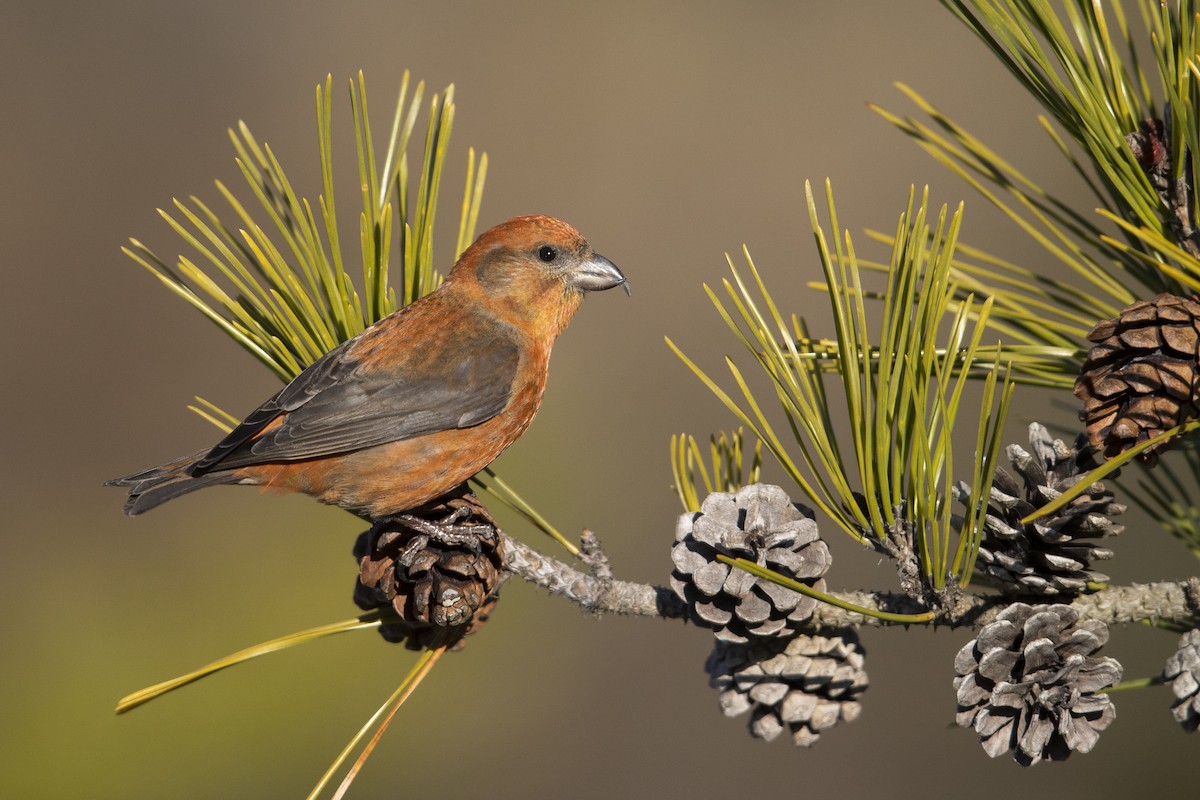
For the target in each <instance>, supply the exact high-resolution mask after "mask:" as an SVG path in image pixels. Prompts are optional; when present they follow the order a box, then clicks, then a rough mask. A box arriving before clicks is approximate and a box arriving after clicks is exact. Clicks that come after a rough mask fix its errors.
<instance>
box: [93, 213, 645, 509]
mask: <svg viewBox="0 0 1200 800" xmlns="http://www.w3.org/2000/svg"><path fill="white" fill-rule="evenodd" d="M615 286H623V287H625V291H626V292H628V291H629V285H628V283H627V282H626V280H625V276H624V275H623V274H622V273H621V271H620V270H619V269H617V267H616V265H614V264H613V263H612V262H611V261H609V260H608V259H606V258H604V257H603V256H601V255H598V254H597V253H595V252H593V251H592V248H591V246H590V245H589V244H588V242H587V240H586V239H584V238H583V236H582V235H581V234H580V233H579V232H578V231H576V230H575V229H574V228H572V227H571V226H570V225H568V224H566V223H565V222H562V221H560V220H557V219H554V218H552V217H545V216H527V217H517V218H516V219H511V220H509V221H508V222H505V223H503V224H501V225H498V226H496V227H495V228H492V229H491V230H489V231H487V232H486V233H484V234H483V235H481V236H480V237H479V238H478V239H477V240H476V241H475V243H474V244H472V245H471V246H470V247H469V248H467V250H466V251H465V252H463V254H462V257H461V258H459V260H458V263H456V264H455V265H454V268H453V269H451V270H450V273H449V274H448V275H447V276H446V280H445V281H444V282H443V283H442V285H441V286H440V287H438V288H437V289H436V290H434V291H432V292H430V293H429V294H428V295H426V296H425V297H422V298H421V299H419V300H417V301H416V302H413V303H411V304H410V305H408V306H405V307H404V308H401V309H400V310H398V311H396V312H394V313H392V314H390V315H388V316H387V317H384V318H383V319H381V320H379V321H378V322H376V323H375V324H374V325H372V326H371V327H369V328H367V329H366V330H364V331H363V332H362V333H360V334H359V335H357V336H355V337H354V338H352V339H349V340H347V341H345V342H343V343H342V344H340V345H338V346H337V347H335V348H334V349H333V350H330V351H329V352H328V353H326V354H325V355H324V356H322V357H321V358H319V359H317V360H316V361H314V362H313V363H312V364H311V365H309V366H308V368H307V369H305V370H304V371H303V372H301V373H300V374H299V375H297V376H296V378H295V379H294V380H293V381H292V382H291V383H289V384H288V385H287V386H285V387H284V388H283V389H282V390H281V391H280V392H279V393H278V394H276V395H275V396H274V397H272V398H271V399H270V400H267V401H266V402H265V403H263V404H262V405H260V406H259V407H258V408H256V409H255V410H254V411H253V412H251V413H250V415H249V416H248V417H246V419H245V420H243V421H242V423H241V424H240V425H238V426H237V427H236V428H234V429H233V431H232V432H230V434H229V435H228V436H226V437H225V438H224V439H222V440H221V441H220V442H218V443H217V445H216V446H215V447H213V448H212V449H211V450H206V451H201V452H199V453H196V454H194V455H191V456H187V457H184V458H181V459H178V460H176V461H173V462H171V463H169V464H164V465H162V466H159V467H155V468H153V469H148V470H144V471H142V472H138V473H134V474H133V475H128V476H126V477H124V478H117V479H116V480H113V481H110V482H109V485H115V486H122V487H127V488H128V489H129V497H128V499H127V500H126V502H125V513H126V514H130V515H133V514H140V513H142V512H143V511H148V510H149V509H151V508H154V507H155V506H157V505H160V504H161V503H165V502H166V501H168V500H172V499H174V498H176V497H179V496H180V495H182V494H187V493H188V492H191V491H194V490H196V489H201V488H203V487H205V486H213V485H216V484H249V485H253V486H260V487H264V488H267V489H272V490H282V491H291V492H303V493H304V494H308V495H312V496H313V497H315V498H317V499H318V500H320V501H321V502H322V503H329V504H331V505H336V506H340V507H342V508H345V509H347V510H349V511H353V512H355V513H357V514H360V515H363V516H366V517H369V518H372V519H377V518H379V517H384V516H389V515H394V514H400V513H403V512H405V511H408V510H411V509H413V508H416V507H418V506H420V505H423V504H425V503H427V502H429V501H431V500H433V499H435V498H437V497H440V496H441V495H443V494H445V493H446V492H448V491H449V490H451V489H453V488H454V487H456V486H458V485H459V484H461V483H463V482H464V481H466V480H467V479H469V478H470V477H471V476H473V475H475V474H476V473H477V472H479V471H480V470H482V469H483V468H484V467H486V466H487V465H488V464H489V463H491V462H492V460H493V459H495V458H496V457H497V456H498V455H500V453H501V452H502V451H503V450H504V449H505V448H506V447H508V446H509V445H510V444H512V443H513V442H514V441H516V439H517V437H519V436H520V435H521V434H522V433H524V432H525V429H526V428H528V427H529V423H530V422H532V421H533V416H534V414H535V413H536V412H537V410H538V406H539V405H540V404H541V400H542V392H543V391H544V390H545V388H546V375H547V369H548V367H549V363H550V349H551V347H552V345H553V344H554V340H555V338H556V337H557V336H558V335H559V334H560V333H562V331H563V329H564V328H566V326H567V323H568V322H570V321H571V318H572V317H573V316H574V315H575V312H576V311H577V310H578V309H579V305H580V303H581V302H582V301H583V295H584V293H585V292H590V291H601V290H604V289H611V288H613V287H615Z"/></svg>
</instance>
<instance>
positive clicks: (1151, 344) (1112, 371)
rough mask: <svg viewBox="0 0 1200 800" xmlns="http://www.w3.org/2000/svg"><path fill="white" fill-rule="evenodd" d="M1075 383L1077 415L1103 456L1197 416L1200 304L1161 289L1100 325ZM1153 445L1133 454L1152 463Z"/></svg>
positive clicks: (1199, 413)
mask: <svg viewBox="0 0 1200 800" xmlns="http://www.w3.org/2000/svg"><path fill="white" fill-rule="evenodd" d="M1088 339H1089V340H1090V341H1092V342H1095V343H1096V344H1095V346H1094V347H1092V349H1091V350H1089V351H1088V355H1087V360H1086V361H1085V362H1084V365H1083V369H1082V371H1081V373H1080V375H1079V378H1078V379H1077V380H1076V381H1075V396H1076V397H1078V398H1079V399H1080V400H1081V401H1082V402H1083V410H1082V411H1081V412H1080V413H1079V418H1080V419H1081V420H1083V422H1084V423H1085V425H1086V426H1087V435H1088V439H1089V440H1090V441H1091V444H1092V446H1093V447H1095V448H1096V450H1097V451H1099V452H1103V453H1104V455H1105V456H1106V457H1107V458H1112V457H1113V456H1115V455H1118V454H1120V453H1123V452H1125V451H1126V450H1128V449H1129V448H1131V447H1133V446H1134V445H1136V444H1139V443H1141V442H1144V441H1146V440H1147V439H1151V438H1153V437H1155V436H1157V435H1158V434H1160V433H1162V432H1163V431H1166V430H1170V429H1171V428H1173V427H1175V426H1176V425H1180V424H1182V423H1185V422H1188V421H1189V420H1192V419H1195V418H1196V417H1197V416H1200V396H1198V394H1197V392H1198V391H1200V302H1198V300H1197V298H1196V297H1195V296H1192V297H1179V296H1177V295H1173V294H1160V295H1158V296H1157V297H1155V298H1154V299H1153V300H1142V301H1140V302H1137V303H1134V304H1133V305H1131V306H1129V307H1128V308H1124V309H1122V310H1121V313H1120V315H1119V316H1118V317H1116V318H1115V319H1110V320H1106V321H1104V322H1101V323H1100V324H1099V325H1097V326H1096V327H1095V328H1093V329H1092V331H1091V333H1089V334H1088ZM1163 448H1164V445H1156V446H1155V447H1153V448H1150V449H1149V450H1145V451H1143V452H1142V453H1141V454H1140V455H1139V456H1138V459H1139V460H1140V461H1142V462H1143V463H1145V464H1146V465H1147V466H1153V464H1154V463H1155V462H1156V461H1157V459H1158V453H1157V452H1156V451H1158V450H1161V449H1163Z"/></svg>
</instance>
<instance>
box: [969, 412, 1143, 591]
mask: <svg viewBox="0 0 1200 800" xmlns="http://www.w3.org/2000/svg"><path fill="white" fill-rule="evenodd" d="M1007 452H1008V458H1009V461H1010V463H1011V464H1012V468H1013V471H1014V472H1015V473H1016V475H1015V476H1014V475H1012V474H1010V473H1009V472H1008V471H1007V470H1005V469H1004V468H1002V467H1000V468H997V469H996V477H995V480H994V481H993V483H992V494H991V498H990V500H989V501H988V510H987V516H986V518H985V519H984V529H983V540H982V542H981V543H980V546H979V555H978V557H977V560H976V570H977V573H978V574H980V575H981V576H984V577H986V578H988V579H990V580H991V581H993V582H995V583H996V584H998V585H999V587H1000V588H1001V590H1003V591H1005V592H1007V593H1010V594H1030V595H1074V594H1080V593H1082V592H1086V591H1088V585H1089V584H1099V583H1104V582H1106V581H1107V580H1108V576H1107V575H1104V574H1102V573H1100V572H1097V571H1095V569H1094V568H1093V562H1095V561H1104V560H1106V559H1109V558H1112V551H1111V550H1109V549H1108V548H1106V547H1101V546H1100V545H1099V544H1098V541H1097V540H1099V539H1103V538H1105V537H1108V536H1115V535H1116V534H1119V533H1120V532H1121V531H1122V530H1123V529H1124V528H1123V527H1122V526H1121V525H1117V524H1115V523H1114V522H1113V517H1116V516H1117V515H1119V514H1122V513H1124V511H1125V506H1123V505H1121V504H1120V503H1117V502H1115V500H1114V499H1113V493H1112V492H1111V491H1109V490H1108V489H1106V488H1105V487H1104V484H1102V483H1094V484H1092V485H1091V486H1090V487H1088V489H1087V491H1085V492H1084V493H1083V494H1081V495H1080V496H1079V497H1077V498H1075V499H1074V500H1072V501H1071V502H1070V503H1068V504H1067V505H1066V506H1064V507H1063V508H1061V509H1059V510H1058V511H1057V512H1055V513H1053V514H1050V515H1047V516H1045V517H1042V518H1040V519H1037V520H1034V521H1033V522H1030V523H1022V522H1021V520H1022V519H1023V518H1024V517H1026V516H1028V515H1029V514H1031V513H1033V512H1034V511H1035V510H1037V509H1038V508H1040V507H1042V506H1044V505H1045V504H1046V503H1048V502H1050V501H1051V500H1053V499H1055V498H1056V497H1058V496H1059V495H1060V494H1062V493H1063V492H1065V491H1066V490H1067V489H1069V488H1071V487H1072V486H1074V485H1075V484H1076V483H1077V482H1078V481H1079V480H1080V479H1081V478H1082V477H1083V475H1084V474H1085V473H1087V471H1088V470H1089V469H1090V468H1091V466H1092V449H1091V447H1090V446H1089V445H1088V444H1086V443H1085V442H1084V441H1083V437H1082V436H1081V437H1080V439H1079V440H1077V441H1076V443H1075V446H1074V447H1069V446H1067V445H1066V443H1064V442H1063V441H1062V440H1061V439H1052V438H1051V437H1050V433H1049V432H1048V431H1047V430H1046V428H1045V427H1043V426H1042V425H1040V424H1038V423H1036V422H1035V423H1033V424H1032V425H1030V426H1029V451H1026V450H1025V449H1024V448H1022V447H1019V446H1017V445H1010V446H1009V447H1008V451H1007ZM954 496H955V498H956V499H958V500H959V501H960V502H963V503H966V502H967V498H968V497H969V496H970V489H969V487H968V486H967V485H966V484H965V483H959V484H958V485H957V486H955V488H954Z"/></svg>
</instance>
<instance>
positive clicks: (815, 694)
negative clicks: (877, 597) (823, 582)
mask: <svg viewBox="0 0 1200 800" xmlns="http://www.w3.org/2000/svg"><path fill="white" fill-rule="evenodd" d="M864 656H865V652H864V651H863V648H862V644H861V643H860V642H859V640H858V634H856V633H855V632H854V629H853V628H842V629H840V630H838V631H835V632H833V633H831V634H829V635H826V636H810V635H807V634H799V635H797V636H795V637H794V638H792V639H789V640H787V641H784V640H780V639H765V640H756V641H753V642H750V643H747V644H737V643H732V642H717V643H716V646H715V647H714V648H713V651H712V654H711V655H710V656H709V657H708V661H707V662H706V663H705V665H704V668H705V669H706V670H708V674H709V685H710V686H712V687H713V688H714V689H717V690H719V691H720V693H721V694H720V699H719V702H720V705H721V711H722V712H723V713H724V714H725V716H727V717H735V716H738V715H739V714H742V713H745V712H746V711H749V712H750V721H749V728H750V735H751V736H753V737H755V738H756V739H764V740H766V741H771V740H773V739H774V738H775V737H777V736H778V735H779V734H780V733H782V732H784V731H785V730H786V731H788V732H789V733H790V734H791V737H792V743H793V744H796V745H799V746H801V747H811V746H812V745H813V744H815V743H816V741H817V739H819V738H820V736H821V733H822V732H823V731H825V730H828V729H829V728H831V727H833V726H834V725H836V724H837V723H839V722H843V721H844V722H853V721H854V720H855V719H857V718H858V715H859V713H860V712H861V711H862V706H861V705H860V704H859V702H858V698H859V696H860V695H862V693H863V692H864V691H866V689H867V683H868V679H867V673H866V671H865V670H864V669H863V660H864Z"/></svg>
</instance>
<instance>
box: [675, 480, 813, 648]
mask: <svg viewBox="0 0 1200 800" xmlns="http://www.w3.org/2000/svg"><path fill="white" fill-rule="evenodd" d="M811 517H812V512H811V511H809V510H808V509H806V508H804V507H803V506H800V505H797V504H793V503H792V501H791V499H790V498H789V497H788V496H787V494H786V493H785V492H784V491H783V489H781V488H779V487H778V486H767V485H764V484H754V485H753V486H744V487H742V488H741V489H740V490H739V491H738V492H737V494H727V493H724V492H713V493H712V494H710V495H709V496H708V497H706V498H705V499H704V502H703V503H702V504H701V506H700V511H698V512H696V513H693V514H684V515H683V516H681V517H680V518H679V523H678V525H676V528H675V545H674V547H673V548H672V550H671V560H672V561H673V562H674V565H675V569H674V570H672V572H671V587H672V588H673V589H674V590H675V593H676V594H677V595H679V597H680V598H682V599H683V601H684V602H685V603H686V604H687V606H688V609H689V611H690V615H691V618H692V621H693V622H695V623H696V624H697V625H702V626H704V627H706V628H711V629H713V630H715V631H716V636H717V638H718V639H721V640H723V641H729V642H745V641H747V640H748V639H749V637H762V636H790V635H792V634H793V633H794V631H795V629H796V628H797V627H798V626H799V625H800V623H802V622H803V621H804V620H806V619H808V618H809V617H810V616H812V612H813V609H815V608H816V605H817V601H816V600H814V599H812V598H809V597H806V596H804V595H802V594H800V593H799V592H795V591H792V590H791V589H786V588H784V587H782V586H779V585H777V584H774V583H771V582H770V581H766V580H762V579H761V578H757V577H755V576H753V575H751V574H750V573H748V572H745V571H743V570H740V569H736V568H734V567H731V566H729V565H728V564H723V563H721V562H720V561H718V560H717V555H718V554H724V555H727V556H730V557H732V558H746V559H748V560H750V561H753V562H755V563H757V564H759V565H761V566H764V567H767V568H769V569H772V570H775V571H776V572H779V573H780V574H782V575H785V576H787V577H789V578H794V579H795V580H798V581H802V582H804V583H805V584H807V585H809V586H812V587H813V588H815V589H817V590H818V591H824V588H825V581H824V579H823V578H822V577H821V576H822V575H824V574H825V571H826V570H827V569H828V568H829V564H830V561H831V558H830V555H829V549H828V548H827V547H826V546H825V543H824V542H823V541H821V538H820V534H819V533H818V532H817V524H816V523H815V522H813V520H812V519H811Z"/></svg>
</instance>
